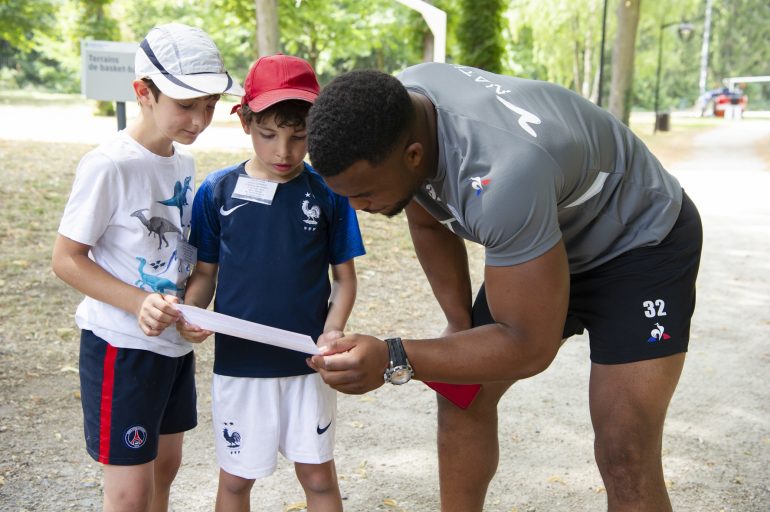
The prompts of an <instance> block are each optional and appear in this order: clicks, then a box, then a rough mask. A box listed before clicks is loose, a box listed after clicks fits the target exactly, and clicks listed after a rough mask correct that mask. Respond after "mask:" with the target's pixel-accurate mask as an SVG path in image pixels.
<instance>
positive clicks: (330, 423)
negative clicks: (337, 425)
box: [315, 421, 332, 436]
mask: <svg viewBox="0 0 770 512" xmlns="http://www.w3.org/2000/svg"><path fill="white" fill-rule="evenodd" d="M331 426H332V422H331V421H330V422H329V424H328V425H326V426H325V427H324V428H321V425H318V426H317V427H316V428H315V431H316V432H318V435H319V436H320V435H321V434H323V433H324V432H326V431H327V430H329V427H331Z"/></svg>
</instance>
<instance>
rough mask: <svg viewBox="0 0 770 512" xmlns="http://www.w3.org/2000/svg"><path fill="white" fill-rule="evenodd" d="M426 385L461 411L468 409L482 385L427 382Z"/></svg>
mask: <svg viewBox="0 0 770 512" xmlns="http://www.w3.org/2000/svg"><path fill="white" fill-rule="evenodd" d="M425 384H426V385H427V386H428V387H429V388H431V389H434V390H435V391H436V392H437V393H438V394H440V395H441V396H443V397H444V398H446V399H447V400H449V401H450V402H452V403H453V404H455V405H456V406H457V407H459V408H461V409H467V408H468V406H469V405H471V402H473V399H474V398H476V395H477V394H478V393H479V390H480V389H481V384H447V383H446V382H427V381H426V382H425Z"/></svg>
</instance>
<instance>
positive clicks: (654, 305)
mask: <svg viewBox="0 0 770 512" xmlns="http://www.w3.org/2000/svg"><path fill="white" fill-rule="evenodd" d="M642 307H643V308H644V316H646V317H647V318H655V317H656V316H666V302H665V301H664V300H662V299H656V300H646V301H644V302H642Z"/></svg>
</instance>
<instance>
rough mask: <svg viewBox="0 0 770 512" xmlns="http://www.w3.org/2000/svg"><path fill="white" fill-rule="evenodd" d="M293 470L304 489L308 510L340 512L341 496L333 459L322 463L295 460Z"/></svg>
mask: <svg viewBox="0 0 770 512" xmlns="http://www.w3.org/2000/svg"><path fill="white" fill-rule="evenodd" d="M294 471H295V472H296V473H297V479H298V480H299V483H300V484H302V488H303V489H304V490H305V496H306V497H307V510H308V512H342V496H340V488H339V485H338V483H337V469H336V467H335V466H334V461H333V460H330V461H328V462H324V463H322V464H304V463H302V462H296V463H294Z"/></svg>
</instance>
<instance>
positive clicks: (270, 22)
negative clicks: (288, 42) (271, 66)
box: [255, 0, 279, 57]
mask: <svg viewBox="0 0 770 512" xmlns="http://www.w3.org/2000/svg"><path fill="white" fill-rule="evenodd" d="M255 3H256V7H257V13H256V14H257V55H259V56H260V57H263V56H265V55H274V54H276V53H278V41H279V38H278V0H255Z"/></svg>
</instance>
